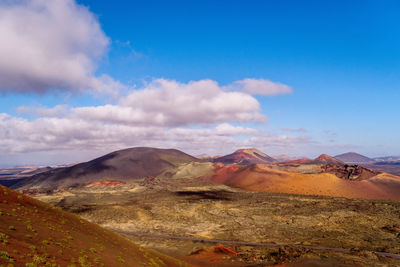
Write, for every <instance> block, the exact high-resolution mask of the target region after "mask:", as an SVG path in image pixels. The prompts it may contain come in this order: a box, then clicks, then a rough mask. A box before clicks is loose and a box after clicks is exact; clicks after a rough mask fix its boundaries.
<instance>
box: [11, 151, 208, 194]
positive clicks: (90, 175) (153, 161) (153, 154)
mask: <svg viewBox="0 0 400 267" xmlns="http://www.w3.org/2000/svg"><path fill="white" fill-rule="evenodd" d="M193 161H200V160H199V159H197V158H195V157H192V156H190V155H188V154H185V153H183V152H181V151H179V150H176V149H158V148H150V147H135V148H128V149H124V150H119V151H115V152H112V153H110V154H107V155H105V156H102V157H100V158H96V159H94V160H91V161H88V162H84V163H80V164H77V165H74V166H71V167H65V168H58V169H53V170H50V171H48V172H43V173H40V174H37V175H34V176H32V177H31V178H27V179H25V180H23V181H21V182H19V183H17V184H15V185H13V188H17V189H57V188H67V187H73V186H80V185H84V184H88V183H90V182H95V181H100V180H117V181H129V180H134V179H139V178H145V177H147V176H157V175H158V174H160V173H162V172H163V171H165V170H167V169H169V168H174V167H177V166H178V165H180V164H183V163H189V162H193Z"/></svg>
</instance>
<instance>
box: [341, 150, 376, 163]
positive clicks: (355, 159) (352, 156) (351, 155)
mask: <svg viewBox="0 0 400 267" xmlns="http://www.w3.org/2000/svg"><path fill="white" fill-rule="evenodd" d="M335 159H338V160H340V161H343V162H345V163H367V162H373V159H370V158H368V157H366V156H363V155H360V154H358V153H355V152H348V153H344V154H340V155H337V156H335Z"/></svg>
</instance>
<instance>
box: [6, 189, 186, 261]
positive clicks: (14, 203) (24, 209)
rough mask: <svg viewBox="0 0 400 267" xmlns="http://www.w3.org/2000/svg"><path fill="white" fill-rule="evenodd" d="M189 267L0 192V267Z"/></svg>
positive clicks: (11, 193) (23, 198)
mask: <svg viewBox="0 0 400 267" xmlns="http://www.w3.org/2000/svg"><path fill="white" fill-rule="evenodd" d="M8 264H12V265H10V266H138V265H139V266H140V265H143V266H185V265H184V264H185V263H183V262H181V261H179V260H176V259H173V258H170V257H168V256H164V255H162V254H160V253H157V252H155V251H151V250H147V249H143V248H141V247H139V246H137V245H135V244H134V243H132V242H131V241H129V240H127V239H125V238H123V237H121V236H119V235H117V234H115V233H112V232H110V231H108V230H105V229H103V228H101V227H99V226H97V225H95V224H92V223H89V222H87V221H85V220H82V219H80V218H79V217H77V216H75V215H72V214H69V213H67V212H64V211H62V210H59V209H57V208H55V207H53V206H51V205H49V204H46V203H43V202H41V201H38V200H35V199H32V198H30V197H27V196H24V195H22V194H19V193H17V192H15V191H13V190H10V189H8V188H6V187H3V186H1V187H0V266H3V265H4V266H9V265H8Z"/></svg>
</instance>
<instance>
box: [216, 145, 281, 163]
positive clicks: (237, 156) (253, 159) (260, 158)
mask: <svg viewBox="0 0 400 267" xmlns="http://www.w3.org/2000/svg"><path fill="white" fill-rule="evenodd" d="M213 162H219V163H223V164H234V163H236V164H240V165H249V164H267V163H272V162H276V160H275V159H274V158H271V157H270V156H268V155H266V154H264V153H263V152H261V151H259V150H257V149H255V148H248V149H239V150H236V151H235V152H233V153H232V154H229V155H226V156H222V157H218V158H215V159H213Z"/></svg>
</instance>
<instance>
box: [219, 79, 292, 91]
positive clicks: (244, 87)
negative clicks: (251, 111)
mask: <svg viewBox="0 0 400 267" xmlns="http://www.w3.org/2000/svg"><path fill="white" fill-rule="evenodd" d="M226 89H228V90H236V91H242V92H246V93H249V94H251V95H279V94H290V93H292V92H293V89H292V88H291V87H290V86H288V85H286V84H283V83H278V82H272V81H270V80H265V79H250V78H247V79H243V80H240V81H236V82H233V83H232V84H230V85H227V86H226Z"/></svg>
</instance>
